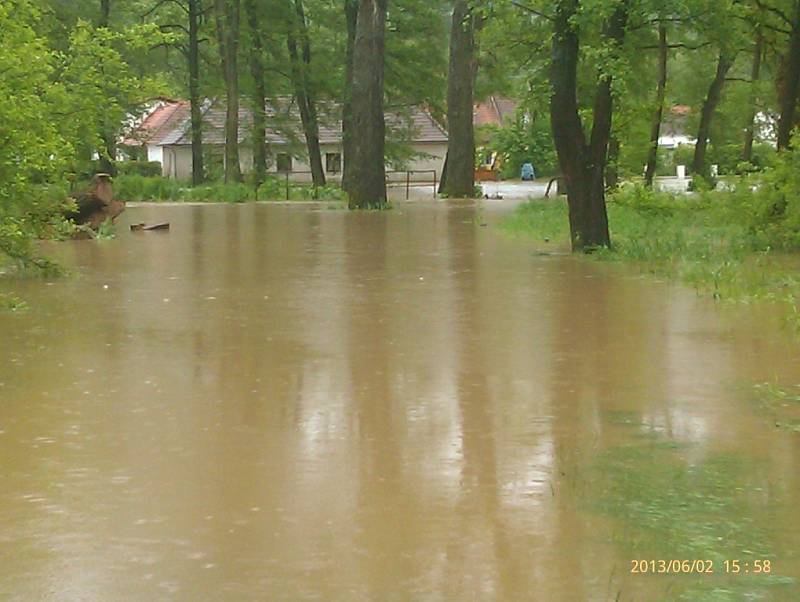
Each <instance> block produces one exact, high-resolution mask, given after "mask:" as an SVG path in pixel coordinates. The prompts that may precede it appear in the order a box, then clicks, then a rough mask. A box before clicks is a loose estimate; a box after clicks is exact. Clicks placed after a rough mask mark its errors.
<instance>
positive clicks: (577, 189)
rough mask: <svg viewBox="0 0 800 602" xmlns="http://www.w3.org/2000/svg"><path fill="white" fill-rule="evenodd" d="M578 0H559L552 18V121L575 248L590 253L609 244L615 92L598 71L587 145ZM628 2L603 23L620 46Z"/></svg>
mask: <svg viewBox="0 0 800 602" xmlns="http://www.w3.org/2000/svg"><path fill="white" fill-rule="evenodd" d="M578 4H579V2H578V0H560V2H558V4H557V6H556V14H555V18H554V20H553V26H554V32H553V33H554V35H553V42H552V58H551V71H550V83H551V87H552V95H551V97H550V120H551V124H552V129H553V136H554V139H555V146H556V152H557V154H558V160H559V165H560V167H561V171H562V173H563V175H564V181H565V184H566V188H567V204H568V206H569V225H570V235H571V239H572V249H573V251H590V250H592V249H594V248H597V247H607V246H610V244H611V238H610V236H609V232H608V215H607V212H606V200H605V177H604V175H605V168H606V162H607V159H608V156H607V153H608V142H609V138H610V136H611V121H612V114H613V96H612V91H611V76H610V75H601V77H600V81H599V84H598V89H597V93H596V96H595V104H594V109H593V113H594V119H593V121H594V123H593V126H592V134H591V139H590V140H589V142H588V143H587V141H586V137H585V135H584V130H583V123H582V121H581V117H580V114H579V112H578V94H577V89H578V59H579V56H580V44H579V39H578V34H577V32H576V30H575V28H574V27H573V24H572V19H573V17H574V16H575V15H576V14H577V10H578ZM627 18H628V12H627V1H626V2H623V3H621V4H620V5H619V7H618V8H617V10H616V11H615V12H614V14H613V15H612V16H611V18H610V20H609V22H608V24H607V26H606V27H605V32H604V33H605V37H607V38H609V39H610V40H612V41H614V43H615V44H616V45H620V44H621V43H622V40H623V38H624V35H625V26H626V23H627Z"/></svg>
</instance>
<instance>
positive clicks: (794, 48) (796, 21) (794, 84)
mask: <svg viewBox="0 0 800 602" xmlns="http://www.w3.org/2000/svg"><path fill="white" fill-rule="evenodd" d="M781 79H782V81H781V86H780V90H779V92H780V93H779V97H780V98H779V100H780V109H781V114H780V118H779V119H778V150H783V149H786V148H789V147H790V146H791V144H792V129H793V128H794V126H795V114H796V112H797V101H798V94H800V0H795V3H794V14H793V16H792V32H791V34H790V36H789V51H788V53H787V55H786V56H785V57H784V60H783V77H782V78H781Z"/></svg>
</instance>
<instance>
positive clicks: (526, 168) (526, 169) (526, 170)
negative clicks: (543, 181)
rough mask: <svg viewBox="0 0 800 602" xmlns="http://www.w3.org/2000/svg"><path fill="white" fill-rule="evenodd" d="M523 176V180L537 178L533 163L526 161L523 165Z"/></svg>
mask: <svg viewBox="0 0 800 602" xmlns="http://www.w3.org/2000/svg"><path fill="white" fill-rule="evenodd" d="M521 177H522V179H523V180H526V181H529V180H535V179H536V172H535V171H533V165H531V164H530V163H525V164H524V165H523V166H522V175H521Z"/></svg>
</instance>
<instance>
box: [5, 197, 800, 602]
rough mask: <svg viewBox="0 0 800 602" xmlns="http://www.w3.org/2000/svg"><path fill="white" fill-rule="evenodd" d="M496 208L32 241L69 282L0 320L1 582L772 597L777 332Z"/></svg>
mask: <svg viewBox="0 0 800 602" xmlns="http://www.w3.org/2000/svg"><path fill="white" fill-rule="evenodd" d="M501 214H502V209H499V210H492V209H491V206H490V208H489V209H481V208H479V207H476V206H475V205H474V204H472V203H457V202H452V203H445V202H442V203H439V204H437V205H434V204H425V203H422V204H419V205H413V204H412V205H402V204H401V205H400V206H399V207H398V208H397V209H395V210H393V211H388V212H370V213H363V214H351V213H347V212H344V211H338V210H328V209H326V208H325V207H324V206H323V207H320V208H316V209H312V208H309V207H307V206H305V207H304V206H292V207H288V206H267V205H246V206H223V205H214V206H202V207H190V206H186V207H140V208H132V209H129V210H128V212H127V213H126V214H124V215H123V218H122V219H121V221H120V226H119V228H118V230H119V235H118V237H117V238H116V239H115V240H113V241H103V242H96V243H95V242H75V243H64V244H62V245H60V246H57V247H55V251H54V253H55V254H56V255H58V256H59V257H60V258H61V259H62V261H64V262H65V263H66V264H67V265H69V266H72V267H74V268H75V269H76V270H77V274H76V275H75V276H74V277H72V278H65V279H59V280H55V281H52V282H44V281H40V280H26V281H22V282H17V283H14V290H15V292H16V293H17V294H19V295H21V296H23V297H24V298H25V299H26V301H27V302H28V305H29V306H30V308H31V309H30V310H29V311H28V312H24V313H19V314H0V337H2V339H1V340H2V346H1V347H0V599H2V600H24V601H29V600H70V601H71V600H91V601H95V600H98V601H109V600H142V601H145V600H147V601H150V600H181V601H183V600H187V601H196V600H287V601H288V600H375V601H390V600H398V601H399V600H425V601H428V600H431V601H434V600H457V601H464V600H481V601H482V600H543V601H549V600H569V601H571V600H576V601H581V600H680V599H685V600H742V599H752V600H797V599H800V588H799V587H798V578H800V519H799V518H798V513H800V510H798V509H800V433H798V432H797V431H800V428H797V429H796V430H795V428H794V427H795V426H796V425H800V422H794V421H795V419H796V416H794V415H787V412H789V413H791V412H793V411H794V409H795V407H794V406H792V403H796V402H785V403H782V404H779V403H774V402H773V401H770V400H768V399H767V397H769V396H770V395H771V393H770V392H769V390H767V389H764V388H762V389H756V388H754V385H756V384H758V383H765V382H769V383H775V384H778V385H784V386H788V385H790V384H795V383H800V361H798V360H800V347H798V345H797V343H796V342H795V341H793V340H792V339H791V338H790V337H789V336H788V335H787V334H786V333H784V332H782V331H781V330H780V328H779V327H778V325H776V324H774V323H773V322H772V321H771V320H770V319H769V315H768V314H769V312H768V308H764V309H761V310H758V309H754V308H742V309H735V308H726V307H723V306H719V305H715V304H714V303H712V302H710V301H708V300H704V299H699V298H697V297H696V296H695V294H694V293H693V292H692V291H688V290H686V289H682V288H680V287H677V286H674V285H667V284H663V283H659V282H657V281H654V280H651V279H647V278H641V277H639V276H638V274H637V273H635V272H634V271H631V270H625V269H623V268H620V267H617V266H610V265H605V264H602V263H599V262H592V261H588V260H585V259H580V258H573V257H570V256H566V255H560V254H550V255H545V254H542V253H540V252H538V250H537V249H535V248H533V247H532V246H531V244H530V243H529V242H526V241H518V240H513V239H510V238H507V237H505V236H504V235H502V234H501V233H499V232H498V229H497V227H496V222H497V220H498V219H499V216H500V215H501ZM161 220H168V221H170V222H171V223H172V230H171V232H169V233H158V232H153V233H130V232H128V231H127V230H128V228H127V224H128V223H131V222H138V221H161ZM482 222H486V223H487V224H488V225H487V226H486V227H482V226H481V225H480V224H481V223H482ZM0 286H2V287H5V289H4V290H8V289H9V287H10V286H11V283H8V282H4V283H2V284H0ZM773 397H774V396H773ZM797 405H798V406H800V404H797ZM634 560H644V561H648V565H649V561H654V565H655V569H656V570H657V569H659V568H660V567H659V566H658V562H659V561H662V560H663V561H667V562H669V561H671V560H679V561H680V560H690V561H692V560H698V561H710V562H712V563H713V574H706V573H703V574H701V575H700V574H690V575H681V576H670V575H651V574H638V573H637V574H632V573H631V570H632V568H635V567H634V566H633V565H632V561H634ZM734 560H735V561H738V564H737V565H738V566H739V567H740V570H739V572H738V573H736V572H735V571H734V569H733V567H734V565H731V564H727V565H726V561H728V563H730V562H731V561H734ZM756 561H758V563H757V562H756ZM764 562H767V565H765V564H764ZM648 565H646V566H648ZM766 566H768V568H769V571H767V570H766V568H765V567H766ZM639 568H641V567H639ZM673 568H674V567H673ZM704 568H705V567H704ZM726 569H727V570H726ZM726 572H727V573H728V574H726Z"/></svg>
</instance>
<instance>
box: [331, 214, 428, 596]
mask: <svg viewBox="0 0 800 602" xmlns="http://www.w3.org/2000/svg"><path fill="white" fill-rule="evenodd" d="M387 218H388V216H387V215H386V214H384V213H362V214H353V215H349V216H348V219H346V220H345V222H344V228H345V240H344V247H345V257H346V267H345V270H346V278H347V286H348V289H349V290H348V297H347V298H348V301H349V307H348V309H349V325H348V328H347V339H346V341H343V347H344V349H343V351H344V352H345V353H346V354H347V359H348V367H349V373H350V385H351V395H352V411H353V414H354V415H355V425H356V427H355V431H354V432H353V433H352V434H351V436H353V437H356V438H357V441H358V443H357V446H358V462H359V474H358V481H357V483H358V491H357V494H356V496H357V501H356V513H357V516H356V517H355V522H356V525H357V534H356V536H355V541H356V546H357V548H358V551H359V552H361V551H363V552H366V554H367V555H368V556H366V557H365V558H364V560H363V563H364V567H363V572H364V579H365V581H366V582H367V583H369V585H368V587H369V588H370V590H371V593H370V596H369V597H370V599H380V598H382V597H383V596H384V595H385V593H386V592H387V591H402V589H403V584H401V583H399V579H398V576H399V575H409V574H413V571H412V570H410V568H409V566H408V564H409V563H411V562H412V559H411V558H410V554H408V553H406V552H409V551H410V550H412V549H413V544H412V543H410V542H409V541H408V539H407V538H408V537H410V536H411V534H413V533H416V532H417V530H416V529H415V528H414V526H413V525H409V523H408V521H407V514H408V513H409V511H410V510H411V509H413V494H414V491H413V488H410V487H407V486H406V483H404V481H403V474H402V466H401V455H400V451H399V449H398V447H397V446H398V437H399V433H397V432H396V424H395V420H394V417H393V412H394V407H393V406H394V401H395V400H394V398H393V395H392V390H391V383H390V371H391V364H390V359H391V358H390V349H389V337H390V333H389V331H388V326H387V324H388V316H387V313H388V311H389V307H388V303H387V302H386V298H387V297H386V290H387V286H386V280H387V278H388V274H387V273H386V272H387V261H386V258H387V249H386V245H387V236H386V231H387Z"/></svg>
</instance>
